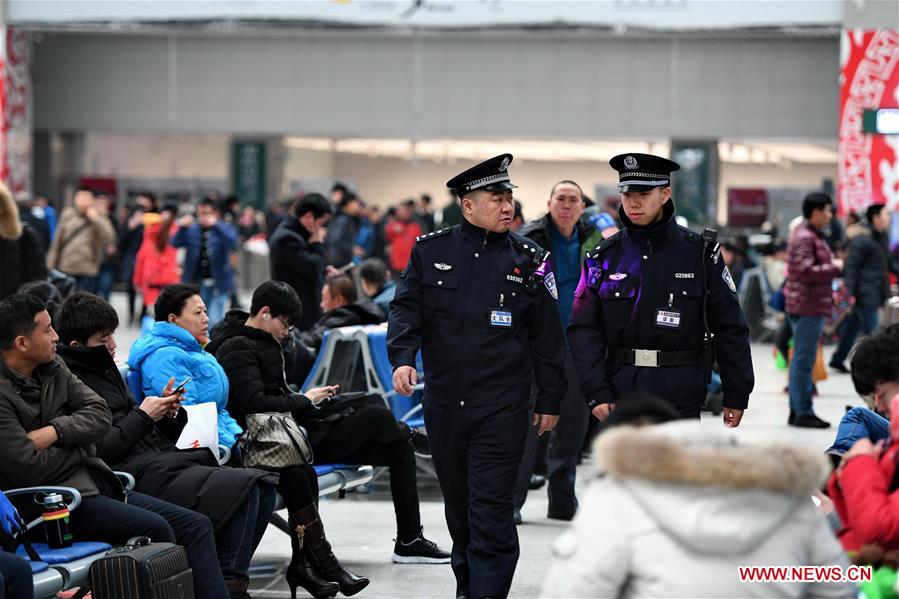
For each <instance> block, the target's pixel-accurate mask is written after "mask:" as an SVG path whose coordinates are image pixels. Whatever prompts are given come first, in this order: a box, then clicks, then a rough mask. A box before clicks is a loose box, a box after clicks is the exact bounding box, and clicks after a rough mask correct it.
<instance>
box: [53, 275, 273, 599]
mask: <svg viewBox="0 0 899 599" xmlns="http://www.w3.org/2000/svg"><path fill="white" fill-rule="evenodd" d="M57 323H58V324H57V330H58V331H59V336H60V342H61V343H60V345H59V347H58V352H59V355H60V357H62V359H63V360H64V361H65V363H66V366H68V367H69V369H70V370H71V371H72V372H73V373H74V374H75V375H76V376H77V377H78V378H80V379H81V380H82V382H84V383H85V384H86V385H87V386H88V387H90V388H91V389H92V390H93V391H94V392H96V393H97V394H98V395H100V396H101V397H102V398H103V399H105V400H106V404H107V405H108V406H109V409H110V410H111V411H112V428H111V429H110V430H109V432H108V433H106V434H105V435H104V436H103V438H102V439H101V440H100V442H99V443H98V447H97V451H98V454H99V456H100V457H101V458H103V460H104V461H106V462H107V463H108V464H111V465H112V466H113V468H115V469H116V470H124V471H125V472H128V473H130V474H132V475H133V476H134V478H135V482H136V486H135V489H136V490H138V491H140V492H142V493H146V494H147V495H152V496H153V497H158V498H159V499H163V500H165V501H169V502H171V503H174V504H176V505H180V506H181V507H185V508H188V509H191V510H194V511H196V512H199V513H201V514H203V515H205V516H207V517H208V518H209V519H210V520H211V521H212V525H213V527H214V529H215V537H216V549H217V550H218V551H217V553H218V562H219V565H220V566H221V569H222V574H223V575H224V577H225V584H226V585H227V587H228V591H229V592H230V593H231V596H232V597H240V596H245V595H246V592H247V588H248V587H249V581H250V578H249V569H250V560H251V558H252V557H253V552H254V551H255V550H256V547H257V546H258V544H259V541H261V540H262V535H263V534H264V533H265V529H266V527H267V526H268V521H269V519H270V518H271V515H272V510H273V509H274V507H275V500H276V499H277V494H276V492H275V485H276V484H278V479H277V476H275V475H274V474H272V473H269V472H266V471H264V470H256V469H253V468H227V467H224V466H219V464H218V461H217V460H216V457H215V455H213V453H212V452H211V451H209V449H206V448H198V449H182V450H179V449H177V448H176V447H175V442H176V441H177V440H178V436H179V435H180V433H181V431H182V429H183V428H184V426H185V425H186V424H187V415H186V412H185V411H184V410H179V409H178V407H177V405H176V406H175V407H174V409H173V404H172V403H171V402H170V401H166V398H162V397H147V398H146V399H144V400H143V402H141V404H140V407H138V406H137V404H136V403H135V402H134V397H132V395H131V393H130V392H129V391H128V389H127V388H126V387H125V384H124V381H122V377H121V375H120V374H119V370H118V367H117V366H116V363H115V361H114V358H115V352H116V342H115V330H116V328H118V326H119V317H118V315H117V314H116V311H115V310H114V309H113V307H112V306H110V305H109V304H108V303H106V302H105V301H104V300H103V299H102V298H100V297H97V296H96V295H93V294H91V293H85V292H83V291H79V292H77V293H75V294H73V295H72V296H71V297H69V298H68V299H67V300H66V301H65V303H64V304H63V305H62V308H60V310H59V314H58V316H57Z"/></svg>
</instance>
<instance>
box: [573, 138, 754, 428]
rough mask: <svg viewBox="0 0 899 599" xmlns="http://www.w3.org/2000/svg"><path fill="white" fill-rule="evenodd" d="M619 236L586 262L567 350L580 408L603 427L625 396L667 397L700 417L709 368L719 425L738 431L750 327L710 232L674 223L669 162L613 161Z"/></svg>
mask: <svg viewBox="0 0 899 599" xmlns="http://www.w3.org/2000/svg"><path fill="white" fill-rule="evenodd" d="M609 164H610V165H611V166H612V168H614V169H615V170H616V171H618V175H619V182H618V190H619V192H620V193H621V207H620V208H619V218H620V220H621V224H622V227H623V229H622V230H621V231H620V232H619V233H618V234H616V235H613V236H612V237H610V238H608V239H606V240H604V241H603V242H602V243H600V244H599V245H598V246H597V247H596V249H595V250H594V251H593V252H591V253H588V254H587V258H586V260H585V261H584V268H583V270H582V273H581V280H580V282H579V284H578V287H577V290H576V291H575V300H574V308H573V310H572V314H571V322H570V324H569V326H568V331H567V332H568V342H569V345H570V348H571V352H572V353H573V355H574V362H575V366H576V367H577V372H578V375H579V378H580V381H581V389H582V392H583V394H584V397H585V398H586V399H587V405H588V406H589V407H590V409H591V410H592V412H593V414H594V415H595V416H596V417H597V418H598V419H600V420H605V418H606V417H607V416H608V415H609V413H610V411H611V410H613V409H614V407H615V402H616V401H617V400H618V399H619V398H621V397H622V396H623V395H625V394H626V393H627V392H628V391H632V390H640V391H645V392H650V393H653V394H656V395H658V396H659V397H662V398H663V399H667V400H668V401H670V402H671V403H672V404H673V405H674V407H675V408H677V410H678V411H679V412H680V413H681V415H682V416H683V417H685V418H699V413H700V410H701V409H702V405H703V403H704V401H705V396H706V385H707V383H708V380H709V375H710V372H711V367H712V363H713V362H714V361H715V360H717V364H718V369H719V371H720V373H721V379H722V383H723V392H724V400H723V402H724V423H725V425H726V426H728V427H736V426H738V425H739V424H740V420H741V419H742V417H743V411H744V410H745V409H746V406H747V403H748V401H749V394H750V392H751V391H752V387H753V383H754V377H753V371H752V355H751V353H750V348H749V329H748V327H747V325H746V319H745V318H744V317H743V311H742V310H741V309H740V304H739V302H738V300H737V293H736V287H735V286H734V282H733V279H732V278H731V275H730V272H729V271H728V269H727V266H725V264H724V260H723V259H722V258H721V255H720V253H719V252H718V246H717V243H715V241H714V239H713V237H714V232H712V231H707V232H706V233H704V234H703V235H698V234H697V233H694V232H693V231H690V230H689V229H686V228H684V227H681V226H679V225H677V224H676V223H675V222H674V200H673V199H672V198H671V187H670V178H671V173H672V172H673V171H676V170H678V169H679V168H680V167H679V165H678V164H677V163H675V162H672V161H671V160H667V159H665V158H660V157H658V156H652V155H649V154H637V153H633V154H621V155H619V156H615V157H614V158H612V159H611V160H610V161H609Z"/></svg>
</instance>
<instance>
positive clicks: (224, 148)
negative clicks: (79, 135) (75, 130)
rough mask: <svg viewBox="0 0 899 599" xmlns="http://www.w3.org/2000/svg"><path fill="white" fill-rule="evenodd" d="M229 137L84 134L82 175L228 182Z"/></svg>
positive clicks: (168, 134)
mask: <svg viewBox="0 0 899 599" xmlns="http://www.w3.org/2000/svg"><path fill="white" fill-rule="evenodd" d="M229 144H230V137H229V136H227V135H211V134H202V135H200V134H197V135H188V134H175V133H156V134H151V133H145V134H140V135H133V134H116V133H88V134H87V135H86V136H85V148H84V156H83V159H84V164H83V165H82V168H83V172H85V173H89V174H91V175H99V176H109V177H116V176H122V177H146V178H151V177H153V178H172V179H175V178H182V177H188V178H200V179H225V180H227V179H228V169H229V166H228V165H229V160H230V158H229V151H230V150H229V148H230V145H229Z"/></svg>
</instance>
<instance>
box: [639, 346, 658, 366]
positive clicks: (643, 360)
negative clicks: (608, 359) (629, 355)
mask: <svg viewBox="0 0 899 599" xmlns="http://www.w3.org/2000/svg"><path fill="white" fill-rule="evenodd" d="M634 366H644V367H647V368H658V367H659V350H657V349H635V350H634Z"/></svg>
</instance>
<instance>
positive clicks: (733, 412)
mask: <svg viewBox="0 0 899 599" xmlns="http://www.w3.org/2000/svg"><path fill="white" fill-rule="evenodd" d="M723 417H724V426H726V427H727V428H737V427H738V426H740V421H741V420H743V410H738V409H737V408H724V412H723Z"/></svg>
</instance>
